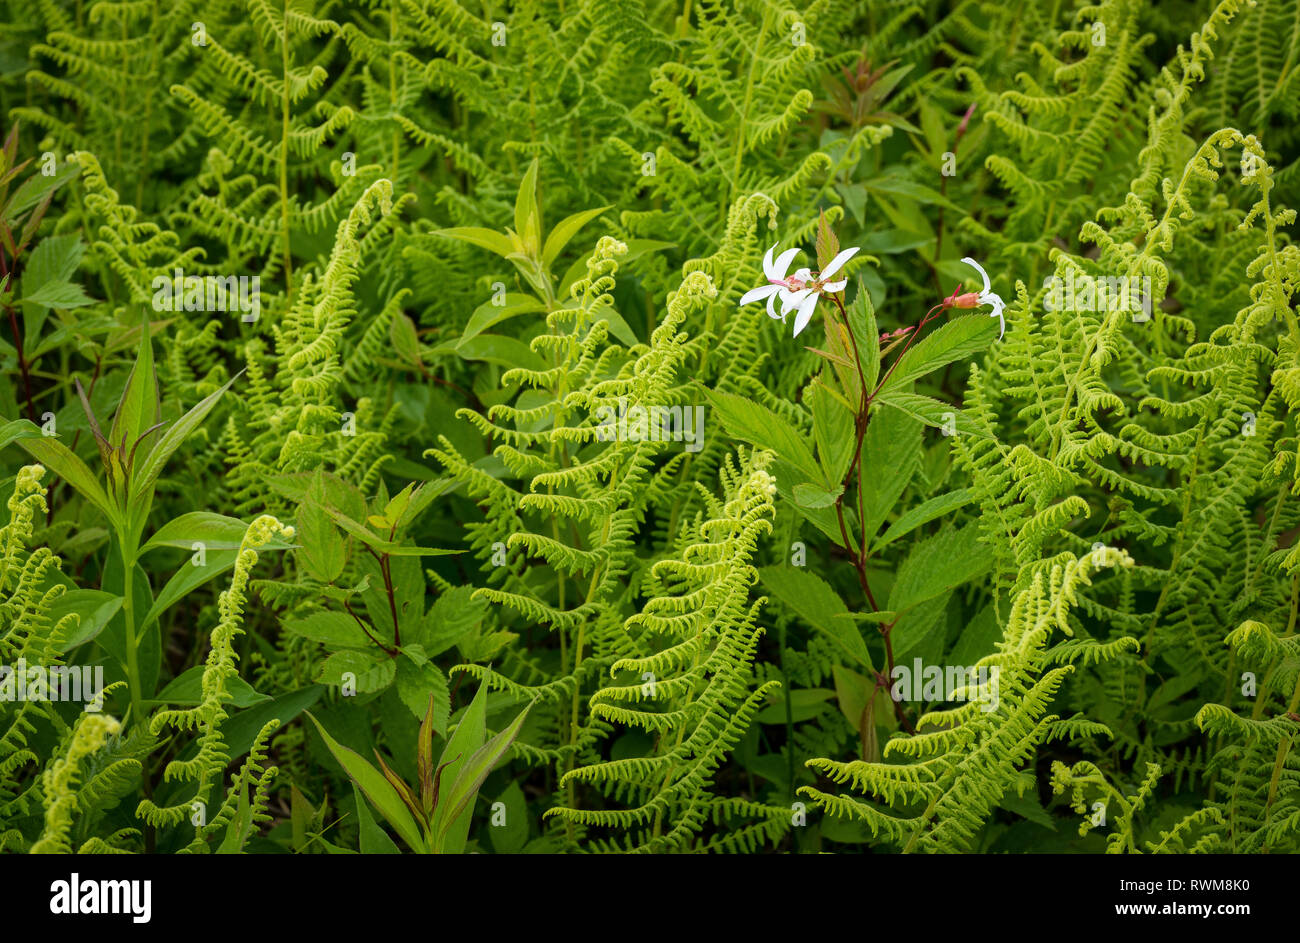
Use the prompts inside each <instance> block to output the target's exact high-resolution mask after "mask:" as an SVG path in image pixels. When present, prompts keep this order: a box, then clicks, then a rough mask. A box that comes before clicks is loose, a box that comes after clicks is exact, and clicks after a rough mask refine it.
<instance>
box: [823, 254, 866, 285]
mask: <svg viewBox="0 0 1300 943" xmlns="http://www.w3.org/2000/svg"><path fill="white" fill-rule="evenodd" d="M858 251H859V247H858V246H854V247H853V248H851V249H845V250H844V251H843V252H841V253H840V254H839V255H837V256H836V257H835V258H833V259H831V264H830V265H828V266H826V268H824V269H822V274H821V277H822V278H823V279H827V278H830V277H831V276H832V275H834V274H835V273H836V272H838V271H839V270H840V269H842V268H843V267H844V263H845V262H847V261H848V260H849V259H851V258H853V257H854V256H855V255H857V254H858Z"/></svg>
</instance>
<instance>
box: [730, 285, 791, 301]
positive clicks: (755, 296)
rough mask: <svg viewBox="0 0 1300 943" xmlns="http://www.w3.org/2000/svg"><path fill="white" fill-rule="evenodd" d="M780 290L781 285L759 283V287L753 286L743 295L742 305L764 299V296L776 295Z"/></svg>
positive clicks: (741, 298) (741, 297)
mask: <svg viewBox="0 0 1300 943" xmlns="http://www.w3.org/2000/svg"><path fill="white" fill-rule="evenodd" d="M780 290H781V286H780V285H759V286H758V287H757V288H751V289H750V290H749V291H747V292H745V293H744V294H743V295H741V296H740V303H741V304H742V305H747V304H749V303H750V302H752V301H762V300H763V299H764V298H768V297H770V296H772V295H775V294H776V293H777V292H778V291H780Z"/></svg>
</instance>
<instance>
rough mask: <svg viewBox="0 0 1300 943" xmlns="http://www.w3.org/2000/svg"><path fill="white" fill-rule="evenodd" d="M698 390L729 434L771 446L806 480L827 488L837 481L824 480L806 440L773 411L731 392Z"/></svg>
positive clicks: (766, 447) (755, 443)
mask: <svg viewBox="0 0 1300 943" xmlns="http://www.w3.org/2000/svg"><path fill="white" fill-rule="evenodd" d="M701 389H702V390H703V393H704V395H705V396H706V397H707V398H708V400H709V403H710V404H711V405H712V406H713V408H714V410H716V411H717V413H718V416H719V417H720V418H721V419H722V424H723V426H725V427H726V429H727V432H728V433H730V434H731V435H732V436H735V437H736V438H737V439H740V440H741V441H742V442H748V443H749V444H750V445H757V446H758V447H759V448H764V449H771V450H772V451H774V452H776V454H777V455H779V456H780V457H781V458H783V459H785V460H786V461H787V462H789V463H790V464H791V465H793V466H794V467H795V468H797V469H798V470H799V471H800V472H802V473H803V475H804V476H805V477H806V478H807V479H808V480H809V481H812V482H817V483H820V484H822V485H824V486H828V487H834V485H836V484H839V482H834V483H832V482H828V481H825V480H824V477H823V475H822V473H821V469H820V468H819V467H818V465H817V463H816V461H814V460H813V453H812V448H811V447H810V446H809V444H808V442H807V440H806V439H804V437H803V436H801V435H800V434H799V433H798V432H796V431H795V430H794V429H792V428H791V427H790V424H789V423H787V422H786V421H785V420H784V419H782V418H781V417H780V416H778V415H777V414H776V413H774V412H772V410H770V409H768V408H767V407H766V406H764V405H762V404H761V403H755V402H754V401H753V400H748V399H745V398H744V397H743V396H737V395H736V394H734V393H723V392H721V391H719V390H708V389H703V388H701Z"/></svg>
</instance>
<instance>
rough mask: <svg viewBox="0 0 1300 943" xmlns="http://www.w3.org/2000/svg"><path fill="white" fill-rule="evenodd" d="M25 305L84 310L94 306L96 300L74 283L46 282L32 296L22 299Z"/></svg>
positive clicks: (25, 296)
mask: <svg viewBox="0 0 1300 943" xmlns="http://www.w3.org/2000/svg"><path fill="white" fill-rule="evenodd" d="M20 300H21V301H22V302H23V303H24V304H29V305H36V306H37V307H39V308H59V309H60V310H63V309H67V308H84V307H85V306H86V305H89V304H94V303H95V299H93V298H91V297H90V296H89V295H87V294H86V292H85V290H84V289H83V288H82V287H81V286H80V285H78V284H75V283H74V282H46V283H45V284H44V285H42V286H41V287H40V288H38V289H36V290H35V291H33V292H32V293H31V294H28V295H24V296H23V297H22V298H21V299H20Z"/></svg>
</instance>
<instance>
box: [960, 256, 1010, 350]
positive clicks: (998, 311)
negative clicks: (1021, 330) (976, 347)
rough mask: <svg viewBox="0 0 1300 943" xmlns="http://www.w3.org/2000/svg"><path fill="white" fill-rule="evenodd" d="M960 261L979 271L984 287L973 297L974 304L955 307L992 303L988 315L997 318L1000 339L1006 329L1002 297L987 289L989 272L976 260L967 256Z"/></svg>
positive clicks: (962, 306)
mask: <svg viewBox="0 0 1300 943" xmlns="http://www.w3.org/2000/svg"><path fill="white" fill-rule="evenodd" d="M962 261H963V262H965V263H966V264H967V265H969V266H970V267H971V268H973V269H974V270H975V271H977V272H979V273H980V278H982V279H983V280H984V288H983V289H982V290H981V291H980V293H979V294H978V295H977V296H976V297H975V299H974V300H975V304H974V305H969V306H968V305H962V304H959V305H957V307H961V308H965V307H976V306H978V305H992V307H993V313H992V314H990V315H989V317H991V318H997V319H998V324H999V325H1001V329H1000V330H999V331H998V340H1002V335H1003V334H1005V333H1006V330H1007V321H1006V318H1004V317H1003V316H1002V309H1003V308H1005V307H1006V305H1005V304H1004V303H1003V301H1002V299H1001V298H1000V297H999V296H998V295H995V294H994V293H993V292H991V291H990V290H989V273H988V272H986V271H984V269H983V268H981V267H980V264H979V263H978V262H976V261H975V260H974V259H972V258H970V257H969V256H968V257H967V258H964V259H962ZM963 297H965V296H963Z"/></svg>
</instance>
